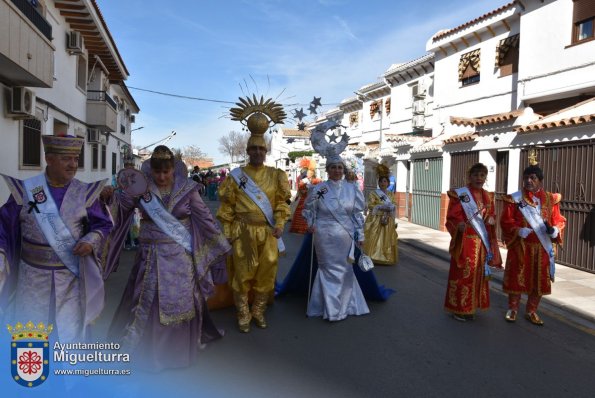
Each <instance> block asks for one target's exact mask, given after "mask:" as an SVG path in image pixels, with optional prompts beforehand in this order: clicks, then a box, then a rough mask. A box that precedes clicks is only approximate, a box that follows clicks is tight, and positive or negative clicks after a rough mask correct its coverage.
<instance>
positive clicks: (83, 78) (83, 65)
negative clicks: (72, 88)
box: [76, 55, 87, 92]
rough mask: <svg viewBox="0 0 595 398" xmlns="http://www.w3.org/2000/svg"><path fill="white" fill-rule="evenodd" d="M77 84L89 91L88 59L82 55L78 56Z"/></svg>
mask: <svg viewBox="0 0 595 398" xmlns="http://www.w3.org/2000/svg"><path fill="white" fill-rule="evenodd" d="M77 62H78V64H77V69H76V86H77V87H78V88H80V89H81V90H83V91H85V92H86V91H87V59H86V58H85V57H83V56H82V55H79V56H78V58H77Z"/></svg>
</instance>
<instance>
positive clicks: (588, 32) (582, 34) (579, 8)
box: [572, 0, 595, 43]
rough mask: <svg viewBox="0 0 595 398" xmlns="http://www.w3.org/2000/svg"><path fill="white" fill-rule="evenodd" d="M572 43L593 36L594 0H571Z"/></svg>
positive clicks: (594, 22)
mask: <svg viewBox="0 0 595 398" xmlns="http://www.w3.org/2000/svg"><path fill="white" fill-rule="evenodd" d="M573 3H574V9H573V13H572V43H580V42H583V41H588V40H592V39H593V38H595V30H594V29H595V26H594V25H595V1H594V0H573Z"/></svg>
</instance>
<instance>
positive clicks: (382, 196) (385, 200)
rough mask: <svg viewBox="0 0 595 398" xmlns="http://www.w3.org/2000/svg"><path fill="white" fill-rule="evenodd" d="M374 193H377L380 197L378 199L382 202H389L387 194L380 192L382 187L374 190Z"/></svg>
mask: <svg viewBox="0 0 595 398" xmlns="http://www.w3.org/2000/svg"><path fill="white" fill-rule="evenodd" d="M374 192H376V195H378V197H379V198H380V200H381V201H382V202H384V203H391V201H390V200H389V199H388V196H386V194H385V193H384V192H382V189H377V190H376V191H374Z"/></svg>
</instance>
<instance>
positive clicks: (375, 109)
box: [370, 100, 382, 119]
mask: <svg viewBox="0 0 595 398" xmlns="http://www.w3.org/2000/svg"><path fill="white" fill-rule="evenodd" d="M381 107H382V100H378V101H374V102H372V103H371V104H370V119H374V115H376V114H377V113H379V112H380V108H381Z"/></svg>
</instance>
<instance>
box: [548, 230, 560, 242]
mask: <svg viewBox="0 0 595 398" xmlns="http://www.w3.org/2000/svg"><path fill="white" fill-rule="evenodd" d="M559 233H560V230H559V229H558V227H554V232H552V233H551V234H550V238H552V239H556V238H557V237H558V234H559Z"/></svg>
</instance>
